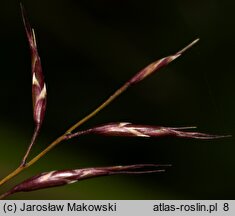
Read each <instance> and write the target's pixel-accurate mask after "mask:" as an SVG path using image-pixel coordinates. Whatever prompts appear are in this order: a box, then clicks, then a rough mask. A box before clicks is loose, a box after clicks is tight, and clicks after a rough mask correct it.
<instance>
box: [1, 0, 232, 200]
mask: <svg viewBox="0 0 235 216" xmlns="http://www.w3.org/2000/svg"><path fill="white" fill-rule="evenodd" d="M21 2H22V3H23V4H24V6H25V8H26V10H27V13H28V16H29V19H30V22H31V25H32V26H33V27H34V28H35V31H36V36H37V41H38V47H39V53H40V56H41V60H42V65H43V70H44V74H45V78H46V82H47V87H48V106H47V113H46V118H45V121H44V125H43V129H42V131H41V134H40V137H39V139H38V142H37V144H36V145H35V146H34V148H33V151H32V154H31V156H32V155H35V154H37V153H39V152H40V151H41V150H42V149H44V148H45V147H46V146H47V145H48V144H49V143H50V142H51V141H53V140H54V139H55V138H56V137H58V136H59V135H61V134H62V133H63V132H64V131H65V130H66V129H68V127H70V126H71V125H72V124H74V123H75V122H76V121H78V120H79V119H81V118H82V117H84V115H86V114H88V113H89V112H90V111H92V110H93V109H94V108H96V106H98V105H99V104H100V103H101V102H102V101H104V99H106V98H107V97H108V96H109V95H110V94H112V93H113V92H114V90H116V89H117V88H118V87H120V86H121V85H122V84H123V83H124V82H125V81H126V80H127V79H129V78H130V77H131V76H132V75H134V74H135V73H136V72H137V71H138V70H140V69H142V68H143V67H144V66H146V65H147V64H149V63H150V62H152V61H154V60H156V59H158V58H161V57H164V56H166V55H169V54H173V53H174V52H176V51H178V50H179V49H181V48H182V47H183V46H185V45H187V44H188V43H189V42H191V41H192V40H194V39H196V38H198V37H199V38H200V42H199V43H198V44H197V45H196V46H195V47H194V48H193V49H191V50H190V51H188V52H187V53H185V55H183V56H182V57H180V58H179V59H177V60H176V61H174V62H173V63H171V64H170V65H169V66H167V67H166V68H164V69H162V70H161V71H160V72H159V73H158V74H155V75H153V76H151V77H150V78H148V79H146V80H144V81H143V82H141V83H140V84H138V85H137V86H135V87H133V88H131V89H129V90H128V91H127V92H125V93H124V94H123V95H122V96H121V97H119V98H118V99H116V100H115V102H113V103H112V104H111V105H110V106H108V107H107V108H106V109H105V110H103V111H102V112H101V113H99V115H97V116H96V117H94V118H93V119H92V120H90V121H89V122H87V123H86V124H84V125H83V127H82V128H88V127H90V126H94V125H98V124H101V123H106V122H114V121H128V122H133V123H144V124H153V125H161V126H194V125H195V126H198V129H197V130H199V131H201V132H207V133H211V134H231V135H234V130H235V127H234V121H235V114H234V110H235V102H234V98H235V93H234V80H235V79H234V78H235V75H234V74H235V73H234V48H235V47H234V36H235V34H234V33H235V28H234V21H235V19H234V18H235V17H234V7H235V4H234V1H233V0H207V1H204V0H195V1H186V0H178V1H148V0H145V1H134V0H133V1H130V0H112V1H110V0H93V1H77V0H76V1H75V0H50V1H46V0H40V1H39V0H38V1H37V0H35V1H32V0H22V1H21ZM0 24H1V34H0V47H1V51H0V55H1V60H0V68H1V76H0V77H1V85H0V91H1V106H0V146H1V148H0V149H1V150H0V154H1V155H0V176H1V178H2V177H4V176H5V175H7V174H8V173H9V172H10V171H12V170H13V169H15V168H16V167H17V166H18V165H19V162H20V160H21V158H22V156H23V154H24V153H25V150H26V148H27V146H28V144H29V142H30V139H31V135H32V132H33V120H32V101H31V71H30V67H31V66H30V65H31V62H30V55H29V47H28V43H27V39H26V35H25V32H24V27H23V24H22V18H21V15H20V6H19V1H16V0H2V1H1V6H0ZM234 151H235V146H234V138H227V139H220V140H212V141H200V140H196V141H195V140H188V139H173V138H167V139H141V138H139V139H137V138H119V137H116V138H115V137H109V138H107V137H98V136H87V137H81V138H79V139H74V140H71V141H69V142H66V143H63V144H60V145H59V146H57V147H56V148H55V149H54V150H53V151H51V152H50V153H48V154H47V155H46V156H45V157H44V158H42V159H41V160H40V161H38V162H37V163H36V164H35V165H33V166H32V167H31V168H29V169H28V170H27V171H25V172H24V173H22V174H21V175H19V176H18V177H16V178H15V179H14V180H13V179H12V181H10V182H9V183H8V184H6V185H4V186H3V187H2V188H1V189H0V192H1V193H2V192H3V191H5V190H7V189H8V188H10V187H11V186H13V185H15V184H16V183H19V182H20V181H21V180H24V179H25V178H27V177H29V176H32V175H34V174H37V173H40V172H44V171H50V170H57V169H75V168H82V167H94V166H111V165H126V164H136V163H170V164H172V165H173V166H172V167H171V168H169V169H168V170H167V172H166V173H162V174H149V175H139V176H124V175H122V176H111V177H101V178H96V179H90V180H87V181H82V182H80V183H76V184H72V185H69V186H65V187H60V188H52V189H46V190H41V191H35V192H31V193H21V194H16V195H14V196H12V197H10V198H11V199H234V198H235V186H234V182H235V173H234V165H235V157H234Z"/></svg>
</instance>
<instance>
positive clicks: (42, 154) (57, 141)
mask: <svg viewBox="0 0 235 216" xmlns="http://www.w3.org/2000/svg"><path fill="white" fill-rule="evenodd" d="M128 86H129V85H128V84H127V83H126V84H124V85H123V86H122V87H121V88H120V89H118V90H117V91H116V92H115V93H114V94H113V95H111V96H110V97H109V98H108V99H107V100H106V101H105V102H104V103H102V104H101V105H100V106H99V107H98V108H96V109H95V110H94V111H93V112H91V113H90V114H89V115H87V116H86V117H84V118H83V119H81V120H80V121H78V122H77V123H76V124H75V125H73V126H72V127H70V128H69V129H68V130H67V131H66V132H65V133H64V134H63V135H62V136H60V137H59V138H57V139H56V140H55V141H53V142H52V143H51V144H50V145H49V146H48V147H47V148H45V149H44V150H43V151H42V152H40V153H39V154H38V155H37V156H35V157H34V158H33V159H32V160H30V161H29V162H28V163H26V164H25V166H19V167H18V168H17V169H15V170H14V171H13V172H11V173H10V174H9V175H8V176H6V177H5V178H3V179H2V180H1V181H0V186H1V185H3V184H4V183H6V182H7V181H9V180H10V179H12V178H13V177H15V176H16V175H18V174H19V173H21V172H22V171H23V170H25V169H27V168H28V167H30V166H32V165H33V164H34V163H35V162H37V161H38V160H39V159H40V158H42V157H43V156H44V155H46V154H47V153H48V152H49V151H50V150H51V149H52V148H54V147H55V146H56V145H58V144H59V143H61V142H62V141H64V140H65V139H66V138H67V134H69V133H71V132H72V131H74V130H75V129H76V128H78V127H79V126H80V125H82V124H83V123H85V122H86V121H88V120H89V119H90V118H92V117H93V116H95V115H96V114H97V113H98V112H100V111H101V110H102V109H103V108H105V107H106V106H107V105H108V104H110V103H111V102H112V101H113V100H114V99H115V98H117V97H118V96H119V95H120V94H121V93H122V92H124V91H125V90H126V89H127V88H128Z"/></svg>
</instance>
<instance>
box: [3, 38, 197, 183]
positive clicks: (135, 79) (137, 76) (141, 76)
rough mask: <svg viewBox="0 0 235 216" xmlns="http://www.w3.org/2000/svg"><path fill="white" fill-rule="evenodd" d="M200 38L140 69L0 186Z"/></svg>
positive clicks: (6, 179)
mask: <svg viewBox="0 0 235 216" xmlns="http://www.w3.org/2000/svg"><path fill="white" fill-rule="evenodd" d="M198 40H199V39H196V40H194V41H193V42H191V43H190V44H189V45H187V46H186V47H185V48H183V49H181V50H180V51H178V52H177V53H176V54H174V55H170V56H167V57H165V58H162V59H160V60H157V61H155V62H153V63H151V64H150V65H148V66H147V67H145V68H144V69H142V70H141V71H139V72H138V73H137V74H135V75H134V76H133V77H132V78H131V79H130V80H129V81H127V82H126V83H125V84H124V85H123V86H122V87H121V88H119V89H118V90H117V91H115V92H114V94H113V95H111V96H110V97H109V98H108V99H107V100H105V101H104V102H103V103H102V104H101V105H100V106H99V107H98V108H96V109H95V110H94V111H92V112H91V113H90V114H88V115H87V116H85V117H84V118H83V119H81V120H80V121H78V122H77V123H76V124H74V125H73V126H72V127H70V128H69V129H68V130H67V131H66V132H65V133H64V134H63V135H61V136H60V137H58V138H57V139H56V140H55V141H53V142H52V143H51V144H49V146H48V147H47V148H45V149H44V150H43V151H42V152H41V153H39V154H38V155H37V156H35V157H34V158H33V159H32V160H30V161H29V162H28V163H26V164H25V165H24V166H20V167H18V168H17V169H16V170H14V171H12V172H11V173H10V174H9V175H8V176H6V177H5V178H3V179H2V180H1V181H0V186H1V185H3V184H4V183H6V182H7V181H9V180H10V179H12V178H13V177H15V176H16V175H18V174H19V173H21V172H22V171H23V170H25V169H27V168H28V167H30V166H32V165H33V164H34V163H35V162H37V161H38V160H39V159H40V158H42V157H43V156H44V155H46V154H47V153H48V152H49V151H50V150H51V149H53V148H54V147H55V146H56V145H58V144H59V143H61V142H62V141H64V140H66V139H67V136H68V135H69V134H71V133H72V132H73V131H74V130H75V129H77V128H78V127H79V126H81V125H82V124H84V123H85V122H86V121H88V120H89V119H90V118H92V117H93V116H95V115H96V114H97V113H99V112H100V111H101V110H102V109H104V108H105V107H106V106H107V105H109V104H110V103H111V102H112V101H113V100H114V99H116V98H117V97H118V96H119V95H120V94H122V93H123V92H124V91H125V90H126V89H127V88H129V87H130V86H133V85H134V84H137V83H138V82H140V81H142V80H143V79H144V78H146V77H147V76H149V75H151V74H153V73H154V72H156V71H158V70H159V69H160V68H162V67H164V66H166V65H168V64H169V63H170V62H172V61H173V60H175V59H176V58H178V57H179V56H180V55H181V54H182V53H183V52H185V51H186V50H188V49H189V48H191V47H192V46H193V45H194V44H196V43H197V42H198Z"/></svg>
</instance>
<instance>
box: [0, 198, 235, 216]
mask: <svg viewBox="0 0 235 216" xmlns="http://www.w3.org/2000/svg"><path fill="white" fill-rule="evenodd" d="M0 215H1V216H2V215H20V216H24V215H25V216H28V215H33V216H36V215H42V216H44V215H45V216H48V215H50V216H51V215H53V216H57V215H58V216H60V215H61V216H62V215H66V216H70V215H83V216H88V215H89V216H90V215H91V216H93V215H94V216H98V215H102V216H106V215H107V216H112V215H114V216H126V215H135V216H159V215H160V216H161V215H164V216H165V215H167V216H168V215H170V216H180V215H187V216H188V215H195V216H196V215H197V216H204V215H213V216H216V215H218V216H234V215H235V200H57V201H54V200H24V201H23V200H7V201H4V200H2V201H0Z"/></svg>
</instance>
